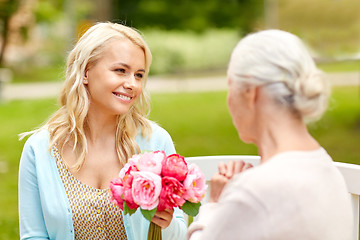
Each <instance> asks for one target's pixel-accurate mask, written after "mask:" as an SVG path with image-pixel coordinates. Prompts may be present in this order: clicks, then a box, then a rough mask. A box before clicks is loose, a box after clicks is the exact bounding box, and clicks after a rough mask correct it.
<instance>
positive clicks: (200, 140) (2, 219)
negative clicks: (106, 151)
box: [0, 87, 360, 240]
mask: <svg viewBox="0 0 360 240" xmlns="http://www.w3.org/2000/svg"><path fill="white" fill-rule="evenodd" d="M359 105H360V94H359V88H358V87H338V88H336V89H334V90H333V99H332V101H331V106H330V110H329V111H328V112H327V113H326V114H325V116H324V118H323V119H322V120H321V121H319V122H317V123H316V124H312V125H311V126H310V131H311V133H312V134H313V135H314V136H315V137H316V138H317V139H318V140H319V142H320V143H321V144H322V145H323V146H324V147H325V148H326V149H327V151H328V152H329V153H330V155H331V156H332V157H333V158H334V160H335V161H342V162H347V163H354V164H360V149H359V143H360V107H359ZM152 106H153V107H152V112H151V116H150V117H151V119H152V120H154V121H156V122H158V123H159V124H160V125H161V126H163V127H164V128H165V129H166V130H168V132H169V133H170V134H171V136H172V138H173V140H174V142H175V145H176V149H177V151H178V152H179V153H180V154H182V155H185V156H196V155H218V154H257V150H256V148H255V146H254V145H248V144H244V143H242V142H241V141H240V140H239V138H238V135H237V133H236V131H235V128H234V127H233V125H232V121H231V118H230V115H229V113H228V110H227V106H226V92H209V93H181V94H153V96H152ZM56 108H57V106H56V101H55V100H54V99H47V100H26V101H12V102H4V103H1V104H0V116H1V118H0V162H1V164H0V206H2V209H1V214H0V239H2V240H7V239H9V240H12V239H18V238H19V236H18V213H17V176H18V165H19V159H20V154H21V150H22V146H23V144H24V141H22V142H19V141H18V140H17V134H18V133H21V132H24V131H27V130H31V129H33V128H34V127H36V126H39V125H40V124H41V123H42V122H44V121H45V120H46V119H47V118H48V116H49V115H50V114H51V113H52V112H53V111H55V109H56Z"/></svg>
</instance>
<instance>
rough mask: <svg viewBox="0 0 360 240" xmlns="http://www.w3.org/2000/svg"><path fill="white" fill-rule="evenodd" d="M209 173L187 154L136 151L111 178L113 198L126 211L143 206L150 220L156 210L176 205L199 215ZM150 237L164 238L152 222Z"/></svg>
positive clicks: (188, 212)
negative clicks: (193, 162) (188, 161)
mask: <svg viewBox="0 0 360 240" xmlns="http://www.w3.org/2000/svg"><path fill="white" fill-rule="evenodd" d="M206 188H207V186H206V183H205V176H204V174H203V173H202V172H201V170H200V169H199V167H198V166H197V165H195V164H190V165H188V164H187V163H186V161H185V159H184V157H183V156H180V155H178V154H172V155H169V156H166V154H165V152H164V151H155V152H145V153H143V154H137V155H134V156H133V157H132V158H130V159H129V161H128V163H126V164H125V166H124V167H123V168H122V169H121V171H120V173H119V177H118V178H116V179H113V180H112V181H111V182H110V192H111V197H110V201H112V202H114V203H115V204H116V205H117V206H119V207H120V208H121V209H122V210H123V211H124V214H129V215H131V214H133V213H135V212H136V210H137V209H138V208H139V207H140V209H141V213H142V215H143V216H144V217H145V218H146V219H147V220H149V221H151V219H152V218H153V217H154V215H155V212H156V211H157V210H158V211H163V210H165V209H172V208H174V207H179V208H181V209H182V210H183V211H184V212H185V213H186V214H188V215H190V216H196V215H197V214H198V212H199V207H200V205H201V203H200V201H201V200H202V199H203V198H204V196H205V192H206ZM148 239H161V228H160V227H159V226H158V225H156V224H154V223H152V222H150V228H149V233H148Z"/></svg>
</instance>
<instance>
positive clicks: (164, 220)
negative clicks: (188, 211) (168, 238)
mask: <svg viewBox="0 0 360 240" xmlns="http://www.w3.org/2000/svg"><path fill="white" fill-rule="evenodd" d="M173 213H174V209H165V210H164V211H156V213H155V216H154V217H153V218H152V219H151V221H152V222H153V223H155V224H156V225H158V226H160V227H161V228H162V229H165V228H167V227H168V226H169V225H170V223H171V220H172V218H173Z"/></svg>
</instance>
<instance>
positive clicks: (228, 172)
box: [225, 161, 235, 178]
mask: <svg viewBox="0 0 360 240" xmlns="http://www.w3.org/2000/svg"><path fill="white" fill-rule="evenodd" d="M234 165H235V163H234V161H229V162H228V164H227V169H226V175H225V176H226V177H227V178H231V177H232V176H233V175H234Z"/></svg>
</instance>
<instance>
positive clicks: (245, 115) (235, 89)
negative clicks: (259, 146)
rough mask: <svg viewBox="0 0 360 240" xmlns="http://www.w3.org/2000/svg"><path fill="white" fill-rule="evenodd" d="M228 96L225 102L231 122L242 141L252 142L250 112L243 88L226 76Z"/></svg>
mask: <svg viewBox="0 0 360 240" xmlns="http://www.w3.org/2000/svg"><path fill="white" fill-rule="evenodd" d="M228 86H229V91H228V96H227V103H228V108H229V112H230V115H231V117H232V120H233V124H234V126H235V128H236V130H237V132H238V134H239V137H240V139H241V140H242V141H244V142H246V143H250V142H252V137H251V135H250V134H251V126H252V125H251V121H252V120H251V116H250V115H251V114H250V112H249V111H248V108H247V101H248V100H249V99H247V97H246V96H245V95H246V93H244V91H245V90H244V89H242V88H241V87H240V86H239V85H238V84H236V83H235V82H234V81H233V80H232V79H231V78H228Z"/></svg>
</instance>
